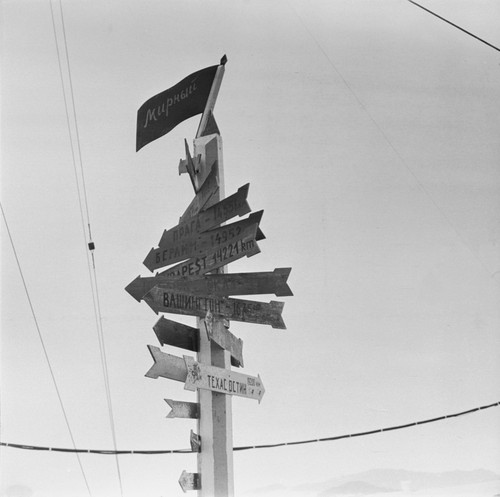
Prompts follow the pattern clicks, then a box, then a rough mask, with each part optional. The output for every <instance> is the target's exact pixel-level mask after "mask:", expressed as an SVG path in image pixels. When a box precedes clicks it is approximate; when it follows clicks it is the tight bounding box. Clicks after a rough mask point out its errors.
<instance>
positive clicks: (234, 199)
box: [158, 183, 250, 248]
mask: <svg viewBox="0 0 500 497" xmlns="http://www.w3.org/2000/svg"><path fill="white" fill-rule="evenodd" d="M249 186H250V184H249V183H247V184H246V185H243V186H242V187H240V188H238V191H237V192H236V193H234V194H233V195H231V196H229V197H227V198H225V199H224V200H221V201H220V202H217V203H216V204H213V205H212V206H210V207H208V208H207V209H204V210H202V211H201V212H199V213H198V214H196V215H195V216H193V217H191V218H189V219H186V220H185V221H183V222H181V223H179V224H178V225H177V226H174V227H173V228H170V229H169V230H165V231H164V232H163V234H162V236H161V239H160V241H159V243H158V246H159V247H160V248H161V247H169V246H173V245H174V244H175V243H182V242H185V241H189V240H193V239H194V238H195V236H196V235H197V234H199V233H201V232H203V231H207V230H210V229H213V228H216V227H217V226H219V225H220V224H221V223H225V222H226V221H229V220H230V219H232V218H233V217H236V216H240V217H241V216H244V215H245V214H248V213H249V212H250V206H249V205H248V202H247V196H248V189H249Z"/></svg>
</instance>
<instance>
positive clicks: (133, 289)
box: [125, 276, 142, 302]
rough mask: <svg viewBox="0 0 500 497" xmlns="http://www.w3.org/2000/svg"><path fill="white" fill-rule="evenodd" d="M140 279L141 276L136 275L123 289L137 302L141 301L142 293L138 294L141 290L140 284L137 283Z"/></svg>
mask: <svg viewBox="0 0 500 497" xmlns="http://www.w3.org/2000/svg"><path fill="white" fill-rule="evenodd" d="M140 281H141V277H140V276H137V278H135V280H133V281H131V282H130V283H129V284H128V285H127V286H126V287H125V290H126V291H127V292H128V293H129V294H130V295H131V296H132V297H134V299H135V300H137V302H140V301H141V297H142V295H140V293H141V290H140V285H139V284H138V283H139V282H140Z"/></svg>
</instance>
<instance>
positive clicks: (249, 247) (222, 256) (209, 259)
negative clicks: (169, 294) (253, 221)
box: [160, 238, 260, 277]
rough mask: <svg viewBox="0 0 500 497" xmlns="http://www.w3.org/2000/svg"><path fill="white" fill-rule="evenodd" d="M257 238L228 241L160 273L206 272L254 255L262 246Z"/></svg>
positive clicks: (194, 273) (170, 275) (180, 274)
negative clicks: (258, 243) (202, 254)
mask: <svg viewBox="0 0 500 497" xmlns="http://www.w3.org/2000/svg"><path fill="white" fill-rule="evenodd" d="M255 240H256V239H255V238H251V239H249V240H243V239H242V238H239V239H238V240H236V241H234V242H227V243H225V244H222V245H221V246H220V247H218V248H215V249H213V250H211V251H209V252H207V253H206V254H205V255H204V256H203V257H195V258H193V259H189V260H187V261H185V262H181V263H180V264H177V265H176V266H172V267H171V268H168V269H166V270H165V271H162V272H161V273H160V274H161V275H163V276H168V277H174V276H188V275H202V274H206V273H208V272H210V271H214V270H215V269H218V268H220V267H222V266H225V265H227V264H230V263H231V262H234V261H237V260H238V259H241V258H242V257H245V256H246V257H252V255H255V254H258V253H259V252H260V248H259V246H258V245H257V242H256V241H255Z"/></svg>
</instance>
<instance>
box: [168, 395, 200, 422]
mask: <svg viewBox="0 0 500 497" xmlns="http://www.w3.org/2000/svg"><path fill="white" fill-rule="evenodd" d="M164 400H165V402H166V403H167V404H168V405H169V406H170V407H171V411H170V412H169V413H168V414H167V418H187V419H198V418H199V417H200V405H199V404H198V403H197V402H185V401H181V400H173V399H164Z"/></svg>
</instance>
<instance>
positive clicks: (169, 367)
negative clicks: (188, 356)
mask: <svg viewBox="0 0 500 497" xmlns="http://www.w3.org/2000/svg"><path fill="white" fill-rule="evenodd" d="M148 349H149V352H150V353H151V355H152V356H153V359H154V361H155V362H154V364H153V366H152V367H151V368H150V369H149V371H148V372H147V373H146V376H147V377H148V378H154V379H156V378H158V377H159V376H162V377H163V378H168V379H169V380H176V381H185V380H186V375H187V369H186V362H185V361H184V359H182V358H181V357H177V356H175V355H171V354H166V353H165V352H162V351H161V350H160V349H159V348H158V347H154V346H153V345H148Z"/></svg>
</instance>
